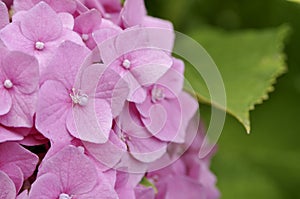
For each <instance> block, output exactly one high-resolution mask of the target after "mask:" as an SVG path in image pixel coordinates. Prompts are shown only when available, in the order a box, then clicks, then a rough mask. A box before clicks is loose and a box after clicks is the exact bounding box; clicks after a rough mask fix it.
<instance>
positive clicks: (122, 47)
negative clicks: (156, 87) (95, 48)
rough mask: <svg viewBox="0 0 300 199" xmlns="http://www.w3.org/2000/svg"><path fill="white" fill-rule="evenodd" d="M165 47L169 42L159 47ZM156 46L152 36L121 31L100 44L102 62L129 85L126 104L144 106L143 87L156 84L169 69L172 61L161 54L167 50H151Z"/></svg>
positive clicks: (166, 55)
mask: <svg viewBox="0 0 300 199" xmlns="http://www.w3.org/2000/svg"><path fill="white" fill-rule="evenodd" d="M170 34H171V35H172V33H171V32H170ZM161 39H162V40H164V37H162V38H161ZM148 42H149V43H148ZM166 43H169V39H167V40H164V41H162V42H161V45H162V46H163V45H164V44H166ZM155 44H157V43H153V40H152V39H151V32H147V31H145V30H143V29H130V30H127V31H123V32H121V33H120V34H118V35H117V36H115V37H113V38H110V39H108V40H106V41H104V42H102V43H100V44H99V50H100V54H101V58H102V61H103V62H104V63H105V64H106V65H109V67H110V68H111V69H113V70H114V71H116V72H117V73H118V74H120V75H121V77H122V78H123V79H124V80H125V81H126V82H127V83H128V85H129V89H130V91H129V96H128V98H127V100H129V101H132V102H136V103H141V102H143V101H144V100H145V98H146V90H145V89H144V88H143V87H144V86H146V85H150V84H153V83H155V82H156V81H157V80H158V79H159V78H160V77H162V76H163V75H164V74H165V73H166V72H167V70H168V69H169V68H170V67H171V65H172V59H171V57H170V56H169V55H168V54H167V53H166V52H165V51H164V50H167V49H162V50H157V49H153V48H155V47H156V48H159V47H160V46H156V45H155ZM153 45H154V46H153Z"/></svg>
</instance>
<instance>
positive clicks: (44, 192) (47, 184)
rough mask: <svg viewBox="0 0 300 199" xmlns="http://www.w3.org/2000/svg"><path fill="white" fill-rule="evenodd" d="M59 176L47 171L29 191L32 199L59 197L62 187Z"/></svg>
mask: <svg viewBox="0 0 300 199" xmlns="http://www.w3.org/2000/svg"><path fill="white" fill-rule="evenodd" d="M59 182H60V180H59V178H58V177H57V176H56V175H54V174H52V173H46V174H44V175H42V176H40V177H38V178H37V179H36V181H35V182H34V183H33V184H32V186H31V190H30V192H29V198H30V199H49V198H59V195H60V194H61V191H62V187H61V185H60V183H59Z"/></svg>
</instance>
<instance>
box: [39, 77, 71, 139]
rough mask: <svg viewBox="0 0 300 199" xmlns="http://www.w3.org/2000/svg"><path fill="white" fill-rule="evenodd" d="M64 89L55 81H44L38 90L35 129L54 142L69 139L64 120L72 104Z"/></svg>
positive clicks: (67, 92)
mask: <svg viewBox="0 0 300 199" xmlns="http://www.w3.org/2000/svg"><path fill="white" fill-rule="evenodd" d="M69 92H70V91H68V90H67V89H66V87H65V86H64V85H63V84H62V83H60V82H56V81H52V80H49V81H46V82H45V83H44V84H43V85H42V86H41V88H40V91H39V101H38V106H37V111H36V128H37V129H38V130H39V131H40V132H41V133H42V134H43V135H44V136H45V137H47V138H49V139H50V140H54V141H62V142H63V141H66V142H67V141H68V140H70V139H71V136H70V135H69V133H68V131H67V129H66V118H67V115H68V113H69V112H70V110H71V107H72V102H71V98H70V96H69Z"/></svg>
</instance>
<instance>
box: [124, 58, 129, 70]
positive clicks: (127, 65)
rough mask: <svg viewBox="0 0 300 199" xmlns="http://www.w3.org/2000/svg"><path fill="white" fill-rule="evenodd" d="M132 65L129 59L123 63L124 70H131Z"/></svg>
mask: <svg viewBox="0 0 300 199" xmlns="http://www.w3.org/2000/svg"><path fill="white" fill-rule="evenodd" d="M130 65H131V63H130V61H129V60H128V59H125V60H124V61H123V63H122V66H123V67H124V68H126V69H129V68H130Z"/></svg>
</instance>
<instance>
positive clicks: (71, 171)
mask: <svg viewBox="0 0 300 199" xmlns="http://www.w3.org/2000/svg"><path fill="white" fill-rule="evenodd" d="M113 186H114V185H113V184H110V181H109V180H108V179H107V178H106V177H105V176H104V175H103V174H102V173H101V172H99V171H97V169H96V167H95V165H94V163H93V162H92V161H91V160H90V159H89V158H88V157H86V156H85V155H84V153H83V151H82V150H80V149H79V148H76V147H74V146H66V147H65V148H64V149H62V150H61V151H59V152H58V153H57V154H55V155H54V156H52V157H51V158H49V159H47V160H46V161H45V162H43V163H42V165H41V167H40V168H39V173H38V178H37V180H36V181H35V182H34V183H33V185H32V188H31V191H30V194H29V198H31V199H40V198H77V199H86V198H107V199H114V198H117V194H116V193H115V191H114V189H113Z"/></svg>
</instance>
